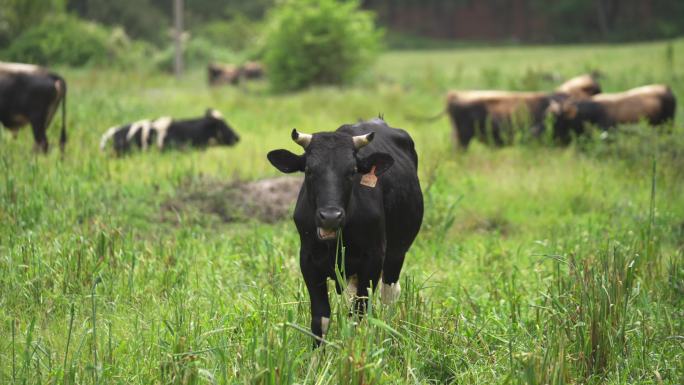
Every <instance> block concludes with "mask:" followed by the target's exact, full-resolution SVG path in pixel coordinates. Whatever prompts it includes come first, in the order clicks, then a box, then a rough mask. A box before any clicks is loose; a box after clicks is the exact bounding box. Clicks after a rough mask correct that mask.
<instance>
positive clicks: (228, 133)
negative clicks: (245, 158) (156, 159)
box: [100, 108, 240, 155]
mask: <svg viewBox="0 0 684 385" xmlns="http://www.w3.org/2000/svg"><path fill="white" fill-rule="evenodd" d="M112 138H113V141H114V151H115V152H116V154H117V155H121V154H123V153H126V152H128V151H129V150H130V148H131V145H135V146H138V147H140V148H142V149H143V150H147V148H148V147H149V146H151V145H153V144H156V146H157V147H158V148H159V149H160V150H163V149H165V148H167V147H169V146H171V147H176V146H183V145H190V146H192V147H205V146H208V145H209V143H210V142H211V141H216V143H218V144H220V145H226V146H232V145H234V144H235V143H237V142H238V141H239V140H240V137H239V136H238V135H237V134H236V133H235V131H233V129H232V128H231V127H230V126H229V125H228V123H226V121H225V120H224V119H223V116H222V115H221V113H219V112H218V111H217V110H214V109H211V108H210V109H208V110H207V112H206V114H205V115H204V116H203V117H201V118H196V119H186V120H173V119H172V118H170V117H162V118H158V119H155V120H140V121H137V122H134V123H130V124H126V125H124V126H116V127H112V128H110V129H108V130H107V131H106V132H105V133H104V135H102V139H101V140H100V149H101V150H104V149H105V147H106V146H107V141H109V139H112Z"/></svg>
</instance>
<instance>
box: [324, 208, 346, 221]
mask: <svg viewBox="0 0 684 385" xmlns="http://www.w3.org/2000/svg"><path fill="white" fill-rule="evenodd" d="M318 216H319V218H320V219H321V220H323V221H339V220H341V219H342V217H344V210H340V209H335V208H327V209H322V210H319V211H318Z"/></svg>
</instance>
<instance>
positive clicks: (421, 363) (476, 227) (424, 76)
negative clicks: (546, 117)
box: [0, 40, 684, 384]
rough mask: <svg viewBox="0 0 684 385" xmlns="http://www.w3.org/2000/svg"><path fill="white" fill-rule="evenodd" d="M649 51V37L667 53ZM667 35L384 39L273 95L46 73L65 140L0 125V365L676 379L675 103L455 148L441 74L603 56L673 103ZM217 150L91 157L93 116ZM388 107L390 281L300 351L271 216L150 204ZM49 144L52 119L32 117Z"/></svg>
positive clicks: (46, 369) (535, 76) (535, 85)
mask: <svg viewBox="0 0 684 385" xmlns="http://www.w3.org/2000/svg"><path fill="white" fill-rule="evenodd" d="M668 52H669V53H668ZM683 69H684V40H678V41H675V42H673V43H672V44H671V45H670V48H668V43H663V42H661V43H648V44H631V45H611V46H597V45H592V46H564V47H525V48H519V47H503V48H488V49H487V48H480V49H475V48H464V49H460V50H456V51H413V52H411V51H402V52H388V53H385V54H383V55H382V56H381V57H380V60H379V61H378V62H377V64H376V66H375V67H374V68H372V69H369V71H368V73H367V74H366V76H365V77H364V78H363V79H361V80H360V81H359V83H358V84H357V85H355V86H353V87H349V88H343V89H340V88H332V87H322V88H315V89H311V90H307V91H303V92H300V93H296V94H286V95H273V94H270V93H269V92H268V91H267V86H266V85H265V84H259V83H256V84H250V85H248V86H247V87H245V88H243V89H236V88H216V89H210V88H208V87H207V86H206V82H205V79H204V72H203V71H199V70H198V71H196V72H192V73H190V74H188V75H187V77H186V78H184V79H183V80H181V81H176V80H175V79H173V78H171V77H169V76H163V75H159V74H150V73H147V72H144V71H136V70H134V69H132V70H131V71H129V72H114V71H100V70H71V69H63V70H62V71H61V72H62V73H63V75H65V77H66V79H67V81H68V83H69V96H68V97H69V111H68V113H69V135H70V142H69V143H68V147H67V149H68V152H67V154H66V156H65V158H64V159H60V157H59V154H58V152H57V151H52V152H51V153H50V154H49V155H48V156H34V155H33V154H32V153H31V147H32V137H31V135H30V130H29V129H27V128H25V129H24V130H22V131H21V133H20V135H19V138H18V139H17V140H13V139H12V138H11V137H10V135H9V134H8V133H7V132H1V134H0V135H1V136H0V383H1V384H40V383H50V384H52V383H55V384H57V383H60V384H61V383H66V384H71V383H79V384H90V383H100V384H169V383H172V384H195V383H197V384H200V383H216V384H233V383H246V384H251V383H257V384H286V383H315V384H347V383H349V384H404V383H405V384H414V383H419V384H427V383H459V384H475V383H511V384H522V383H526V384H563V383H570V384H604V383H610V384H632V383H641V384H661V383H662V384H681V383H683V382H684V339H683V338H684V337H683V336H684V314H683V311H684V310H683V309H684V302H683V301H682V299H683V298H684V258H683V254H684V193H683V192H684V128H683V127H682V122H683V119H684V116H682V115H683V113H682V111H684V105H682V103H681V102H680V104H679V106H678V110H679V111H678V119H677V124H676V125H675V127H674V128H673V130H672V132H671V133H666V132H656V131H655V130H652V129H651V128H649V127H647V126H644V125H634V126H629V127H623V128H621V129H620V130H619V132H617V133H616V134H615V135H611V136H610V140H600V139H599V138H598V137H591V138H588V139H585V140H581V141H578V142H576V143H575V144H573V145H572V146H570V147H568V148H558V147H554V146H550V145H546V144H544V143H532V142H529V141H524V140H521V141H522V143H518V144H517V145H515V146H511V147H506V148H502V149H493V148H488V147H486V146H483V145H480V144H478V143H474V145H473V146H472V147H471V149H470V150H469V151H468V152H467V153H457V152H456V151H455V150H454V148H453V146H452V144H451V133H450V132H451V131H450V130H451V129H450V125H449V123H448V121H447V119H446V117H442V118H441V119H439V120H437V121H433V122H429V123H425V122H414V121H411V120H410V119H408V118H407V116H409V115H423V116H428V115H433V114H435V113H437V112H439V111H440V109H442V108H443V97H444V94H445V91H446V90H448V89H451V88H503V89H521V90H522V89H552V88H553V87H555V85H556V84H557V83H556V82H555V81H554V80H553V79H552V78H553V75H554V74H557V75H559V76H561V77H569V76H573V75H576V74H578V73H582V72H585V71H590V70H599V71H600V72H601V73H603V74H604V77H603V78H602V79H601V82H602V84H603V86H604V89H605V91H607V92H610V91H620V90H624V89H627V88H631V87H636V86H639V85H643V84H647V83H653V82H665V83H669V84H671V85H672V86H673V88H674V91H675V93H676V94H677V95H679V97H680V100H681V99H684V70H683ZM209 106H212V107H215V108H218V109H219V110H221V111H222V112H223V113H224V115H226V117H227V119H228V121H229V122H230V123H231V125H232V126H233V127H234V128H235V129H236V130H237V131H238V132H239V134H240V136H241V139H242V140H241V141H240V143H239V144H238V146H237V147H235V148H211V149H208V150H206V151H198V152H192V151H168V152H165V153H158V152H156V151H151V152H149V153H144V154H143V153H138V154H133V155H131V156H128V157H125V158H122V159H115V158H113V157H111V156H107V155H104V154H102V153H100V152H99V149H98V142H99V137H100V135H101V133H102V132H103V131H104V130H105V129H106V128H108V127H109V126H111V125H115V124H119V123H123V122H130V121H133V120H136V119H139V118H143V117H155V116H161V115H168V114H170V115H173V116H176V117H190V116H196V115H199V114H201V113H203V112H204V110H205V108H206V107H209ZM378 113H384V115H385V119H386V120H387V121H388V122H389V123H390V125H393V126H396V127H402V128H405V129H407V130H408V131H409V132H410V133H411V134H412V135H413V137H414V139H415V141H416V145H417V150H418V153H419V157H420V167H419V169H420V177H421V182H422V186H423V189H424V194H425V201H426V214H425V220H424V225H423V228H422V230H421V234H420V235H419V237H418V239H417V241H416V243H415V244H414V247H413V248H412V250H411V252H410V253H409V255H408V256H407V260H406V264H405V267H404V271H403V274H402V288H403V292H402V297H401V299H400V301H399V303H398V304H397V305H396V306H394V307H384V306H382V305H380V303H379V300H378V299H375V300H373V301H372V303H371V304H372V306H371V309H370V312H369V315H368V317H366V318H364V319H363V320H362V321H360V322H359V324H358V325H354V322H353V321H354V320H352V319H349V318H348V317H347V312H348V306H349V304H348V303H347V302H346V300H345V299H344V298H341V297H337V296H335V295H334V294H333V292H334V289H333V286H332V284H331V285H330V286H329V287H330V291H331V299H332V303H333V317H332V321H331V329H330V331H329V334H328V339H329V342H330V344H329V346H328V347H327V348H326V349H322V350H317V351H312V350H311V348H310V347H311V341H310V339H309V337H308V336H307V335H306V330H308V324H309V309H308V297H307V295H306V289H305V287H304V285H303V281H302V279H301V277H300V273H299V267H298V258H297V253H298V239H297V235H296V231H295V229H294V226H293V224H292V223H291V221H283V222H280V223H276V224H261V223H258V222H256V221H248V222H241V223H222V222H221V221H219V220H216V218H214V217H212V216H211V215H200V214H198V213H192V212H178V213H173V215H174V216H175V217H176V218H175V220H174V221H169V220H166V219H164V218H165V216H168V213H164V212H163V210H164V209H163V207H164V203H165V202H166V201H168V200H169V199H171V198H173V197H175V196H176V193H177V190H178V189H181V188H183V186H185V185H187V184H191V185H194V186H196V188H201V187H202V183H205V182H206V180H212V181H224V182H228V181H231V180H234V179H243V180H252V179H258V178H263V177H268V176H275V175H277V174H278V173H277V170H275V169H274V168H273V167H272V166H270V164H268V162H267V160H266V157H265V156H266V153H267V151H269V150H270V149H274V148H288V149H290V150H293V151H297V149H298V148H297V145H295V144H294V143H292V142H291V140H290V139H289V131H290V130H291V129H292V127H297V128H298V129H299V130H301V131H304V132H316V131H323V130H333V129H335V128H336V127H338V126H339V125H340V124H342V123H346V122H351V121H355V120H356V119H358V118H370V117H373V116H376V115H377V114H378ZM49 135H50V139H51V143H52V144H53V148H56V145H55V144H56V143H57V137H58V124H54V125H53V127H52V129H51V130H50V132H49Z"/></svg>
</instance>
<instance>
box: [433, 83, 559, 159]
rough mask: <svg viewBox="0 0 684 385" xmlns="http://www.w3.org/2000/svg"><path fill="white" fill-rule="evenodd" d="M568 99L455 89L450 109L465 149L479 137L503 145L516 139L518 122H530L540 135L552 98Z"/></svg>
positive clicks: (532, 131)
mask: <svg viewBox="0 0 684 385" xmlns="http://www.w3.org/2000/svg"><path fill="white" fill-rule="evenodd" d="M564 98H567V95H565V94H551V93H546V92H509V91H451V92H449V93H448V94H447V106H446V111H447V113H448V114H449V117H450V118H451V122H452V125H453V128H454V132H455V135H454V137H455V139H456V141H457V143H458V144H459V145H460V146H461V147H462V148H464V149H465V148H468V144H469V143H470V141H471V140H472V138H473V137H475V136H477V137H478V138H479V139H480V140H481V141H483V142H485V143H489V142H490V139H491V141H493V142H494V144H495V145H497V146H501V145H504V144H506V143H510V142H511V141H512V139H513V135H514V134H515V133H514V131H513V127H514V126H515V125H516V123H517V124H523V123H525V124H528V123H529V124H530V125H531V130H530V132H531V133H532V134H533V135H535V136H537V135H539V134H540V133H541V132H542V131H543V130H544V119H545V117H546V115H547V112H546V111H547V109H548V107H549V104H550V102H551V100H554V99H559V100H560V99H564Z"/></svg>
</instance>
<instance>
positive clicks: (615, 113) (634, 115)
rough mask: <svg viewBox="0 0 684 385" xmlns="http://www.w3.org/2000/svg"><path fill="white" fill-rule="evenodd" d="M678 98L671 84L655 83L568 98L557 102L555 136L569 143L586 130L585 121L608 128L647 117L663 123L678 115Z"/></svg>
mask: <svg viewBox="0 0 684 385" xmlns="http://www.w3.org/2000/svg"><path fill="white" fill-rule="evenodd" d="M676 107H677V100H676V98H675V96H674V94H673V93H672V90H671V89H670V87H668V86H666V85H662V84H653V85H648V86H643V87H637V88H633V89H631V90H627V91H625V92H620V93H610V94H597V95H594V96H592V97H591V98H589V99H586V100H575V99H566V100H564V101H560V102H554V103H552V104H551V105H550V107H549V110H550V111H552V112H553V113H554V116H555V122H554V137H555V138H556V140H557V141H559V142H561V143H563V144H567V143H568V142H569V141H570V139H571V134H574V135H581V134H583V133H584V126H585V124H594V125H596V126H598V127H599V128H600V129H602V130H604V131H605V130H608V129H610V128H612V127H615V126H616V125H618V124H622V123H637V122H639V121H640V120H642V119H644V120H646V121H647V122H648V123H649V124H651V125H660V124H663V123H666V122H669V121H671V120H672V119H674V116H675V110H676Z"/></svg>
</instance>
